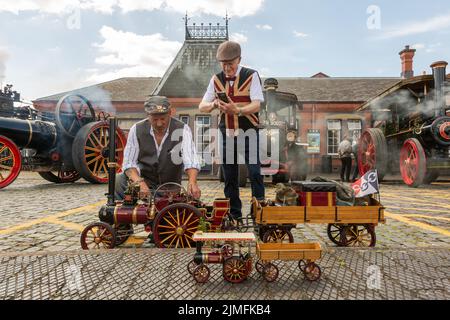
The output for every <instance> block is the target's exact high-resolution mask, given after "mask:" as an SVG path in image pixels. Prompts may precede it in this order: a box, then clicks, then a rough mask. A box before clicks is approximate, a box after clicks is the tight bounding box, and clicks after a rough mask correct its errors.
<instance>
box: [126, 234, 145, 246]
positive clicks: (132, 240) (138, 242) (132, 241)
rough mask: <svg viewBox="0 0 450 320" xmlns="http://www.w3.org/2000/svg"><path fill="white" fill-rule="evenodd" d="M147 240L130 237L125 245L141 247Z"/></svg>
mask: <svg viewBox="0 0 450 320" xmlns="http://www.w3.org/2000/svg"><path fill="white" fill-rule="evenodd" d="M146 239H147V237H136V236H130V237H129V238H128V239H127V241H125V243H124V245H141V244H143V243H144V242H145V240H146Z"/></svg>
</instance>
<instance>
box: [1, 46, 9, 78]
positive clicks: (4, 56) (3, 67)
mask: <svg viewBox="0 0 450 320" xmlns="http://www.w3.org/2000/svg"><path fill="white" fill-rule="evenodd" d="M8 58H9V54H8V52H6V50H5V49H3V48H0V83H2V82H3V80H4V79H5V77H6V60H8Z"/></svg>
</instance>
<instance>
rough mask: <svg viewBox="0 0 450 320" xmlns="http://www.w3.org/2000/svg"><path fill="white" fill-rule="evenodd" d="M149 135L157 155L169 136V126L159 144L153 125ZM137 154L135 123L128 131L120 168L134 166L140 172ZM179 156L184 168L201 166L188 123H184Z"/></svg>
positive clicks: (126, 168) (198, 168) (199, 167)
mask: <svg viewBox="0 0 450 320" xmlns="http://www.w3.org/2000/svg"><path fill="white" fill-rule="evenodd" d="M150 135H151V136H152V137H153V140H154V141H155V146H156V148H157V151H156V152H157V155H158V158H159V155H160V153H161V150H162V146H163V144H164V141H166V139H167V137H168V136H169V127H167V130H166V133H165V135H164V137H163V138H162V140H161V144H160V145H158V143H157V142H156V138H155V134H154V131H153V127H151V128H150ZM138 156H139V142H138V139H137V135H136V125H133V126H132V127H131V129H130V132H129V133H128V140H127V145H126V146H125V150H124V159H123V164H122V170H123V172H125V171H126V170H128V169H130V168H135V169H137V171H138V172H139V174H141V171H140V168H139V164H138ZM181 156H182V159H183V166H184V170H185V171H186V170H188V169H197V170H198V171H200V169H201V166H200V162H199V160H198V158H197V152H196V149H195V145H194V141H193V139H192V132H191V128H189V126H188V125H184V127H183V139H182V142H181Z"/></svg>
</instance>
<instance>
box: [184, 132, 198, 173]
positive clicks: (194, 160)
mask: <svg viewBox="0 0 450 320" xmlns="http://www.w3.org/2000/svg"><path fill="white" fill-rule="evenodd" d="M181 154H182V158H183V165H184V170H185V171H186V170H188V169H197V170H198V171H200V170H201V166H200V161H199V159H198V156H197V150H196V148H195V144H194V140H193V139H192V132H191V128H189V126H188V125H185V126H184V127H183V142H182V143H181Z"/></svg>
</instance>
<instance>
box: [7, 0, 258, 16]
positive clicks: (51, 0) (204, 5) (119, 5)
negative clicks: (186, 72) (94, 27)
mask: <svg viewBox="0 0 450 320" xmlns="http://www.w3.org/2000/svg"><path fill="white" fill-rule="evenodd" d="M263 3H264V0H246V1H242V0H214V1H211V0H190V1H186V0H16V1H11V0H0V12H1V11H6V12H11V13H14V14H19V13H20V12H22V11H38V12H41V13H50V14H67V13H70V12H72V11H73V10H74V9H75V8H79V9H82V10H92V11H95V12H99V13H103V14H112V13H113V12H115V11H116V10H120V11H121V12H122V13H128V12H132V11H153V10H166V11H173V12H177V13H183V14H184V13H185V12H188V13H189V14H191V15H192V14H193V15H198V14H211V15H215V16H220V17H223V16H224V15H225V13H226V12H228V14H229V15H231V16H237V17H244V16H250V15H253V14H255V13H256V12H257V11H259V10H260V9H261V7H262V5H263Z"/></svg>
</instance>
